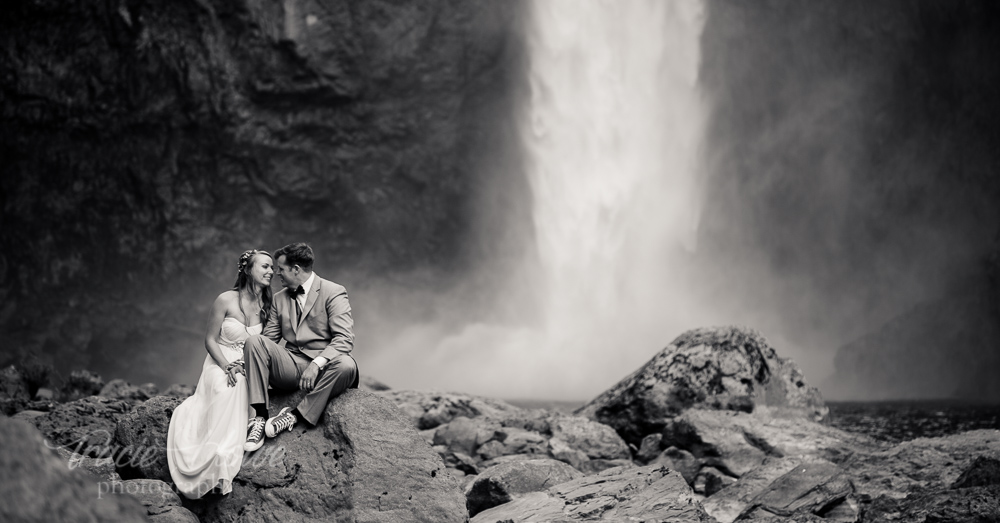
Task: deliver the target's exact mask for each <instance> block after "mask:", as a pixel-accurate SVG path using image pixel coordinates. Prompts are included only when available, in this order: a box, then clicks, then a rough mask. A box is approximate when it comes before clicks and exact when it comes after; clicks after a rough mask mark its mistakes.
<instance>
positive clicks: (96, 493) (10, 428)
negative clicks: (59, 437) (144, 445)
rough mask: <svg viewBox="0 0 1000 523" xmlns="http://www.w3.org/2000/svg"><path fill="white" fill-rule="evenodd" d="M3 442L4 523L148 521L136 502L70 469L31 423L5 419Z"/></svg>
mask: <svg viewBox="0 0 1000 523" xmlns="http://www.w3.org/2000/svg"><path fill="white" fill-rule="evenodd" d="M0 441H3V445H2V446H0V499H3V500H5V501H4V502H3V503H0V521H24V522H35V521H37V522H45V521H116V522H117V521H122V522H130V521H131V522H136V523H140V522H143V521H146V510H145V509H143V507H142V505H141V504H140V503H139V502H138V501H137V500H135V499H134V498H132V497H131V496H124V495H111V494H110V493H109V492H108V491H107V490H106V489H104V487H105V486H106V484H105V483H97V482H96V478H95V477H94V476H91V475H90V474H88V473H86V472H84V471H82V470H79V469H77V470H69V468H68V467H67V464H66V462H65V461H63V460H62V459H60V458H59V456H57V455H56V454H55V453H54V452H52V451H51V450H49V449H47V448H45V443H44V441H43V439H42V436H41V434H39V433H38V431H37V430H35V428H33V427H31V426H30V425H28V424H27V423H25V422H23V421H18V420H11V419H6V418H0Z"/></svg>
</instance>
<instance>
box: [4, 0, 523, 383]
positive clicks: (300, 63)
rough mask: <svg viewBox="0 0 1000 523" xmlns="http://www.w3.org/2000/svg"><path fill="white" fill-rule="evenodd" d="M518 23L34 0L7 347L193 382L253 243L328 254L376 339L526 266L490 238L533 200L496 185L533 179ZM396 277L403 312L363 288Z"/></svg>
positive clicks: (10, 172)
mask: <svg viewBox="0 0 1000 523" xmlns="http://www.w3.org/2000/svg"><path fill="white" fill-rule="evenodd" d="M518 12H519V6H518V4H517V3H516V2H467V1H448V0H441V1H436V0H435V1H427V2H395V1H366V2H353V1H346V0H345V1H339V0H285V1H284V2H282V1H260V0H190V1H186V0H185V1H179V2H155V1H143V0H122V1H100V2H89V1H72V0H61V1H42V2H26V1H25V2H20V1H19V2H14V4H13V5H12V6H8V7H7V8H5V13H4V16H3V19H2V21H0V35H2V36H0V42H2V45H0V111H2V118H0V136H2V140H0V157H2V158H3V162H2V164H3V165H2V166H0V169H2V180H3V181H2V184H0V188H2V193H0V198H2V207H3V214H2V222H0V227H2V231H0V245H2V255H0V282H2V283H0V303H2V306H0V326H2V332H3V335H4V340H3V349H2V351H3V355H5V357H6V359H16V358H20V357H22V356H24V355H34V356H37V357H39V358H41V359H42V360H43V361H48V362H51V363H54V364H55V365H56V367H57V369H59V370H61V371H62V372H65V371H67V370H69V369H76V368H90V369H93V370H96V371H99V372H102V373H104V374H105V375H106V376H108V377H109V378H110V377H126V378H128V379H130V380H133V381H146V380H155V381H158V382H159V383H160V384H161V385H165V384H169V383H170V380H178V379H180V380H183V381H188V382H191V381H192V380H194V379H195V378H196V377H197V372H198V371H199V369H200V366H201V363H200V362H201V360H202V357H203V355H204V349H203V348H202V341H201V340H202V339H203V337H204V333H203V329H204V325H205V318H206V315H207V312H208V309H209V307H210V306H211V302H212V300H213V299H214V297H215V296H216V295H217V294H218V293H219V292H221V291H222V290H225V289H226V288H227V287H228V286H229V285H232V282H233V281H235V268H236V267H235V264H236V258H237V257H238V255H239V253H240V252H242V251H243V250H245V249H248V248H262V249H266V250H270V251H272V252H273V251H274V250H275V249H277V248H278V247H280V246H282V245H284V244H286V243H289V242H292V241H308V242H310V243H311V244H312V245H313V247H314V248H315V249H316V254H317V272H318V273H320V274H322V275H324V276H326V277H329V278H331V279H334V280H336V281H338V282H339V283H343V284H344V285H346V286H347V287H348V289H349V291H354V292H352V296H354V295H355V294H356V295H357V296H359V298H356V299H355V300H353V301H354V302H355V303H354V306H355V308H360V309H362V310H364V311H365V312H366V314H365V315H362V316H360V317H359V319H358V321H359V322H361V324H362V325H363V326H370V325H371V323H372V322H373V321H375V318H376V317H377V315H378V314H380V312H379V311H382V312H384V313H385V314H388V315H390V316H391V315H392V314H394V313H395V312H394V311H396V312H398V310H406V309H418V308H420V307H430V304H429V303H427V301H428V300H427V298H426V296H425V297H423V298H422V301H420V302H417V301H415V299H414V298H412V297H408V296H411V295H412V294H414V293H416V292H417V291H414V290H412V289H417V290H420V291H425V290H427V289H428V288H433V289H437V290H442V291H443V290H446V289H448V288H449V286H450V285H452V284H454V282H455V281H456V279H457V277H458V275H462V276H465V277H468V276H469V275H470V274H471V270H470V269H469V268H470V267H474V266H475V261H476V260H478V259H482V258H484V257H487V256H488V257H490V258H491V259H496V258H503V257H504V256H508V255H510V254H509V253H510V252H512V251H511V249H515V248H516V246H514V245H513V244H512V243H510V242H508V243H506V244H505V243H504V240H503V237H502V235H500V234H492V235H489V237H490V241H489V242H486V241H481V240H479V239H478V238H480V237H482V236H483V235H484V231H486V232H490V230H491V229H489V227H494V229H493V231H494V232H495V231H501V230H502V231H508V230H517V225H516V224H514V225H511V223H510V222H509V221H508V219H507V218H506V216H511V218H510V220H515V221H516V220H517V219H519V218H518V214H517V213H513V214H506V213H505V214H503V215H497V214H496V212H495V211H497V210H499V209H504V210H505V211H508V210H515V211H516V209H517V208H518V205H519V203H518V202H520V201H525V200H528V199H529V198H528V197H527V196H526V195H525V194H523V193H521V194H519V193H518V192H517V191H516V184H515V189H511V190H504V191H500V190H496V187H495V183H494V182H492V181H491V180H497V179H505V177H506V178H510V177H514V178H516V177H517V176H518V171H517V170H515V169H511V168H510V166H511V165H512V162H513V161H514V160H516V151H514V150H512V148H511V147H510V144H511V143H512V140H513V137H512V135H511V123H510V120H511V114H512V111H511V105H512V100H511V96H512V93H513V92H514V89H513V88H512V85H514V84H515V83H516V81H517V76H516V74H515V73H516V71H517V67H516V64H517V61H518V60H519V58H518V57H519V52H520V51H519V43H518V41H517V40H516V39H514V38H512V34H513V33H512V27H515V26H516V21H517V18H518V16H519V15H518ZM522 186H523V184H522ZM473 210H475V213H476V215H475V216H473ZM484 216H485V218H484V219H481V220H477V219H476V217H484ZM477 224H484V225H483V226H482V228H480V227H479V225H477ZM505 253H506V254H505ZM386 281H388V282H390V283H389V284H387V285H391V286H392V287H393V288H395V289H397V292H396V293H395V295H394V297H393V299H394V300H395V301H392V302H390V301H389V300H382V301H381V302H380V303H365V302H364V299H363V296H365V293H364V292H357V291H361V290H362V289H363V288H364V287H365V286H373V285H379V284H380V283H379V282H386ZM408 289H410V290H408ZM408 293H409V294H408ZM358 300H361V302H362V303H359V302H358ZM367 330H368V331H369V332H372V331H376V330H377V329H374V328H369V329H367ZM370 339H371V337H369V340H366V341H368V342H369V343H370Z"/></svg>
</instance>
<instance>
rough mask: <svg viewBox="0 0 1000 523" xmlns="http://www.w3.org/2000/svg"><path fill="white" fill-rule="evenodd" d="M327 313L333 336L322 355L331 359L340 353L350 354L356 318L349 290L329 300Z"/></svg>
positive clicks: (352, 346) (327, 359) (352, 348)
mask: <svg viewBox="0 0 1000 523" xmlns="http://www.w3.org/2000/svg"><path fill="white" fill-rule="evenodd" d="M326 315H327V322H328V324H329V326H330V334H331V338H330V343H328V344H327V345H326V348H325V349H323V352H322V353H320V357H322V358H325V360H326V361H329V360H331V359H333V358H334V357H335V356H337V355H338V354H350V353H351V351H352V350H354V318H353V317H352V316H351V303H350V301H348V299H347V292H341V293H339V294H337V295H336V296H334V297H332V298H330V299H328V300H327V302H326Z"/></svg>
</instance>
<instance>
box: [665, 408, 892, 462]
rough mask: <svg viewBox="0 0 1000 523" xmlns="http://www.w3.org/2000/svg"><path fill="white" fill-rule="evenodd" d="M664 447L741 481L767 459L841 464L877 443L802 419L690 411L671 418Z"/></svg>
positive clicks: (765, 414)
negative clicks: (807, 458)
mask: <svg viewBox="0 0 1000 523" xmlns="http://www.w3.org/2000/svg"><path fill="white" fill-rule="evenodd" d="M663 444H664V445H673V446H676V447H678V448H681V449H684V450H687V451H689V452H691V453H692V454H693V455H694V456H695V457H697V458H698V459H699V460H700V461H701V462H702V465H710V466H713V467H716V468H718V469H719V470H721V471H723V472H725V473H726V474H729V475H731V476H734V477H740V476H742V475H743V474H746V473H747V472H749V471H750V470H752V469H754V468H756V467H757V466H758V465H760V464H761V463H762V462H763V461H764V459H765V458H766V457H768V456H774V457H783V456H815V457H821V458H824V459H829V460H830V461H834V462H839V461H841V460H842V459H844V458H845V457H846V456H849V455H851V454H853V453H854V452H856V451H857V450H859V449H877V448H879V445H878V443H876V442H875V441H874V440H872V439H870V438H868V437H866V436H863V435H859V434H853V433H850V432H845V431H842V430H838V429H835V428H833V427H828V426H826V425H821V424H819V423H815V422H812V421H809V420H804V419H789V418H779V417H773V416H771V415H769V414H768V413H767V412H766V411H765V412H756V413H753V414H747V413H745V412H733V411H723V410H701V409H691V410H687V411H685V412H684V413H683V414H681V415H680V416H677V417H676V418H674V419H673V420H672V421H671V422H670V423H668V424H667V425H666V427H665V428H664V431H663Z"/></svg>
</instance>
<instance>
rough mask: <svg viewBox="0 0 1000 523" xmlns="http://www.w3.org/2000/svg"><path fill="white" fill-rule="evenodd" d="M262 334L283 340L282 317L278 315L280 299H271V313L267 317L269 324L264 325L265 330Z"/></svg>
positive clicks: (273, 339) (275, 339) (275, 340)
mask: <svg viewBox="0 0 1000 523" xmlns="http://www.w3.org/2000/svg"><path fill="white" fill-rule="evenodd" d="M261 334H262V335H263V336H264V337H265V338H267V339H269V340H271V341H273V342H275V343H278V342H279V341H281V318H280V317H279V316H278V300H272V301H271V313H270V315H269V316H268V317H267V325H264V330H262V331H261Z"/></svg>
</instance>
